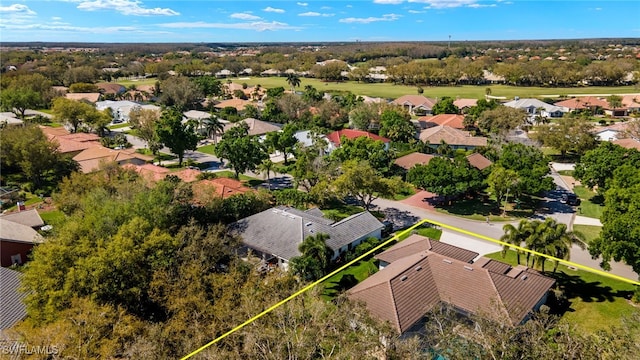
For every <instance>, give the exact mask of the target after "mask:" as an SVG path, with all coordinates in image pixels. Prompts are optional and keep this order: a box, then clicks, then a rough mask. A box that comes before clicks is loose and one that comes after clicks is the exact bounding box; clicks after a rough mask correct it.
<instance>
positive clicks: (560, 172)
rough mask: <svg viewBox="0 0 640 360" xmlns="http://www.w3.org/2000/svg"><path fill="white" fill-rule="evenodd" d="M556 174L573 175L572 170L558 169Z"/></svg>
mask: <svg viewBox="0 0 640 360" xmlns="http://www.w3.org/2000/svg"><path fill="white" fill-rule="evenodd" d="M558 174H560V175H562V176H573V170H560V171H558Z"/></svg>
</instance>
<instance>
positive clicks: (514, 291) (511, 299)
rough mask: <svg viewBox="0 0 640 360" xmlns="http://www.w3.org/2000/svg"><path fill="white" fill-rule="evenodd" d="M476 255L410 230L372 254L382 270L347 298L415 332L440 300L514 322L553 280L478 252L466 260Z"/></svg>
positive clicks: (399, 329)
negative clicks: (406, 235) (480, 254)
mask: <svg viewBox="0 0 640 360" xmlns="http://www.w3.org/2000/svg"><path fill="white" fill-rule="evenodd" d="M477 255H478V254H477V253H474V252H471V251H468V250H465V249H461V248H459V247H456V246H453V245H447V244H444V243H440V242H438V241H434V240H431V239H428V238H425V237H422V236H419V235H412V236H410V237H409V238H407V239H405V240H404V241H402V242H400V243H398V244H396V245H394V246H392V247H391V248H389V249H388V250H386V251H385V252H383V253H381V254H379V255H377V256H376V258H377V259H379V260H380V264H381V267H383V269H382V270H380V271H379V272H377V273H375V274H373V275H372V276H370V277H369V278H367V279H366V280H364V281H362V282H361V283H359V284H358V285H356V286H354V287H353V288H351V289H350V290H349V291H348V297H349V298H350V299H351V300H355V301H361V302H363V303H364V305H365V306H366V307H367V309H368V310H369V311H370V312H371V314H372V315H373V316H375V317H377V318H379V319H381V320H383V321H388V322H389V323H390V324H391V325H392V326H393V327H394V328H395V329H396V331H397V332H398V333H400V334H402V333H406V332H409V331H414V330H416V331H419V329H420V327H421V324H422V322H421V320H422V319H423V318H424V315H426V313H427V312H429V310H431V309H433V308H434V307H435V306H437V305H439V304H442V303H444V304H447V305H449V306H452V307H453V308H454V309H455V310H457V311H458V312H459V313H461V314H463V315H471V314H473V315H479V316H483V317H487V318H489V319H492V320H496V321H499V322H502V323H504V324H506V325H509V326H514V325H518V324H522V323H524V322H526V321H527V320H528V319H529V317H530V316H531V314H532V313H533V312H534V311H537V310H538V309H539V308H540V306H542V305H543V304H544V303H545V302H546V300H547V296H548V293H549V290H550V289H551V287H552V286H553V285H554V283H555V280H554V279H552V278H549V277H546V276H544V275H542V274H540V273H538V272H537V271H535V270H533V269H529V268H527V267H525V266H522V265H518V266H516V267H512V266H511V265H508V264H505V263H502V262H499V261H496V260H491V259H488V258H484V257H481V258H480V259H478V260H477V261H475V262H472V261H473V259H474V258H475V257H476V256H477ZM382 265H384V266H382Z"/></svg>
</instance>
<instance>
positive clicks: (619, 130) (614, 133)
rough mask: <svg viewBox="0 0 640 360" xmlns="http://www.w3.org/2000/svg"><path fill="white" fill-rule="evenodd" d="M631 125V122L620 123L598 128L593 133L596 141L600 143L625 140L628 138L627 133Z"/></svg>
mask: <svg viewBox="0 0 640 360" xmlns="http://www.w3.org/2000/svg"><path fill="white" fill-rule="evenodd" d="M629 123H630V122H618V123H615V124H613V125H609V126H597V127H595V128H594V129H593V130H592V132H593V134H595V136H596V139H598V140H600V141H613V140H617V139H624V138H626V137H628V136H627V134H626V131H627V127H628V126H629Z"/></svg>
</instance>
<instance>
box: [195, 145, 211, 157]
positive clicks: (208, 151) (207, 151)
mask: <svg viewBox="0 0 640 360" xmlns="http://www.w3.org/2000/svg"><path fill="white" fill-rule="evenodd" d="M214 147H215V145H213V144H209V145H205V146H201V147H199V148H198V151H200V152H203V153H205V154H209V155H215V153H214V152H213V148H214Z"/></svg>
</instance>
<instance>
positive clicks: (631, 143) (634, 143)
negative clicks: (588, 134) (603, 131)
mask: <svg viewBox="0 0 640 360" xmlns="http://www.w3.org/2000/svg"><path fill="white" fill-rule="evenodd" d="M612 143H613V144H616V145H618V146H622V147H623V148H625V149H636V150H638V151H640V140H638V139H632V138H628V139H620V140H615V141H612Z"/></svg>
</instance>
